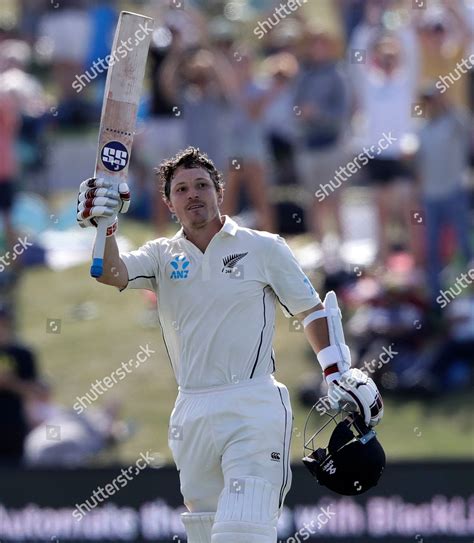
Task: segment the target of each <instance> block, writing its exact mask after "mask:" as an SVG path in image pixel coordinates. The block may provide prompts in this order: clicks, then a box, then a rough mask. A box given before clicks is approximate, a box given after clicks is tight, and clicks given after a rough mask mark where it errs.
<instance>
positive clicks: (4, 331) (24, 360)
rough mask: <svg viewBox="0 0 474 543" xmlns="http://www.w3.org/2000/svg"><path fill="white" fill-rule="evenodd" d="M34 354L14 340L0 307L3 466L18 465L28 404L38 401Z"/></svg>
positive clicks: (0, 458) (0, 452) (0, 453)
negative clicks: (35, 399) (33, 400)
mask: <svg viewBox="0 0 474 543" xmlns="http://www.w3.org/2000/svg"><path fill="white" fill-rule="evenodd" d="M36 378H37V369H36V361H35V356H34V354H33V352H32V351H31V350H30V349H28V348H26V347H25V346H22V345H20V344H18V343H16V342H15V341H14V339H13V334H12V329H11V322H10V313H9V311H8V309H7V308H6V307H5V306H0V464H19V463H20V461H21V458H22V456H23V443H24V440H25V437H26V434H27V433H28V431H29V428H28V422H27V419H26V415H25V411H24V408H25V403H26V401H27V400H29V399H33V398H36V397H38V396H39V395H40V394H41V391H42V387H41V385H39V384H38V383H37V382H36Z"/></svg>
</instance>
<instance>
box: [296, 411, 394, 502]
mask: <svg viewBox="0 0 474 543" xmlns="http://www.w3.org/2000/svg"><path fill="white" fill-rule="evenodd" d="M319 405H323V406H324V402H322V404H321V403H320V402H318V403H316V404H315V405H313V407H312V408H311V410H310V412H309V414H308V417H307V419H306V424H305V428H304V458H303V463H304V465H305V466H306V467H307V468H308V470H309V471H310V472H311V474H312V475H313V476H314V477H315V478H316V479H317V481H318V483H319V484H321V485H323V486H326V487H327V488H329V489H330V490H332V491H333V492H336V493H337V494H342V495H344V496H354V495H357V494H363V493H364V492H366V491H367V490H368V489H369V488H372V487H373V486H375V485H376V484H377V483H378V481H379V479H380V476H381V475H382V472H383V470H384V468H385V452H384V450H383V447H382V445H381V444H380V442H379V440H378V439H377V435H376V433H375V431H374V429H373V428H370V427H369V426H367V425H366V424H365V422H364V419H363V418H362V417H361V416H360V415H359V414H358V413H354V412H353V411H352V409H351V406H349V405H346V406H343V407H342V408H341V409H339V411H337V412H336V413H335V414H334V412H331V411H329V410H327V409H323V410H321V409H318V406H319ZM349 409H351V410H350V411H349ZM322 416H325V417H328V418H329V420H327V421H325V422H324V423H322V422H321V417H322ZM339 419H340V420H339ZM314 425H315V426H316V428H317V430H316V431H315V432H314V431H313V430H312V429H311V427H312V426H313V428H314ZM332 425H334V426H335V427H334V429H332V432H331V436H330V438H329V443H328V445H327V447H321V446H319V445H318V443H317V442H318V441H319V440H322V436H321V433H322V432H323V430H324V429H325V428H326V427H328V426H332ZM318 436H319V438H318Z"/></svg>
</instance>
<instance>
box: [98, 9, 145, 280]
mask: <svg viewBox="0 0 474 543" xmlns="http://www.w3.org/2000/svg"><path fill="white" fill-rule="evenodd" d="M152 32H153V19H151V18H150V17H145V16H144V15H139V14H137V13H130V12H128V11H122V12H121V13H120V17H119V20H118V24H117V28H116V30H115V36H114V42H113V45H112V51H111V54H110V57H108V59H110V58H111V59H113V60H110V61H109V62H108V64H109V67H108V70H107V80H106V84H105V92H104V101H103V103H102V114H101V117H100V129H99V143H98V147H97V158H96V163H95V170H94V177H100V178H104V179H108V180H110V181H112V182H113V183H114V185H115V186H116V187H118V185H119V184H120V183H121V182H124V181H126V180H127V175H128V166H129V162H130V153H131V151H132V143H133V136H134V131H135V124H136V119H137V109H138V104H139V101H140V94H141V89H142V83H143V76H144V75H145V65H146V58H147V55H148V47H149V45H150V40H151V36H152ZM106 233H107V219H105V218H100V219H99V220H98V227H97V235H96V240H95V245H94V251H93V255H92V266H91V275H92V277H100V276H101V275H102V273H103V271H104V270H103V268H104V249H105V239H106Z"/></svg>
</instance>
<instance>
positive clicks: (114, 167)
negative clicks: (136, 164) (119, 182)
mask: <svg viewBox="0 0 474 543" xmlns="http://www.w3.org/2000/svg"><path fill="white" fill-rule="evenodd" d="M100 158H101V160H102V164H103V165H104V166H105V167H106V168H107V169H108V170H110V171H111V172H120V171H121V170H123V169H124V168H125V167H126V166H127V164H128V151H127V148H126V147H125V145H123V144H122V143H120V142H119V141H109V143H106V144H105V145H104V147H103V148H102V152H101V154H100Z"/></svg>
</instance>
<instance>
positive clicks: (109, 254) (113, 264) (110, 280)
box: [97, 236, 128, 288]
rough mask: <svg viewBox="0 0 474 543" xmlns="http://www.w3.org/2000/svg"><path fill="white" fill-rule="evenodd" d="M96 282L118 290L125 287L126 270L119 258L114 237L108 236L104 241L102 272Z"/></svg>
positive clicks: (126, 280) (126, 279)
mask: <svg viewBox="0 0 474 543" xmlns="http://www.w3.org/2000/svg"><path fill="white" fill-rule="evenodd" d="M97 281H98V282H99V283H103V284H105V285H110V286H113V287H118V288H125V287H126V286H127V283H128V273H127V268H126V267H125V264H124V263H123V261H122V259H121V258H120V253H119V250H118V246H117V241H116V240H115V236H110V237H108V238H107V239H106V241H105V251H104V272H103V274H102V276H101V277H98V278H97Z"/></svg>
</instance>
